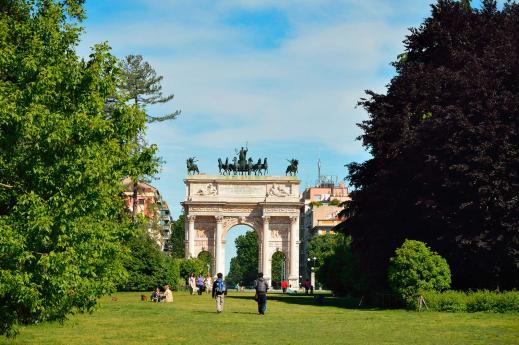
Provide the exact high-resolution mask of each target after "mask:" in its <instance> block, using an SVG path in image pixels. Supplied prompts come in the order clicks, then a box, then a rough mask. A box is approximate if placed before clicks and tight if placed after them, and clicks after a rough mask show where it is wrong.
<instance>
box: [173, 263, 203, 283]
mask: <svg viewBox="0 0 519 345" xmlns="http://www.w3.org/2000/svg"><path fill="white" fill-rule="evenodd" d="M177 260H178V259H177ZM179 262H180V263H179V265H180V276H181V277H182V278H184V280H185V282H186V284H187V280H188V279H189V276H190V275H191V273H193V274H194V275H198V274H202V275H203V274H204V272H206V271H207V267H206V266H205V263H204V262H203V261H202V260H200V259H194V258H189V259H180V260H179Z"/></svg>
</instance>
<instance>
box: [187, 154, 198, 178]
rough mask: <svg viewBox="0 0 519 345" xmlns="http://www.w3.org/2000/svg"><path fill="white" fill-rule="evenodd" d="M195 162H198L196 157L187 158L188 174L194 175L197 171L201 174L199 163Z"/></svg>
mask: <svg viewBox="0 0 519 345" xmlns="http://www.w3.org/2000/svg"><path fill="white" fill-rule="evenodd" d="M195 162H196V158H195V157H189V158H188V159H187V160H186V165H187V174H188V175H194V174H195V173H197V174H200V171H198V165H196V164H195Z"/></svg>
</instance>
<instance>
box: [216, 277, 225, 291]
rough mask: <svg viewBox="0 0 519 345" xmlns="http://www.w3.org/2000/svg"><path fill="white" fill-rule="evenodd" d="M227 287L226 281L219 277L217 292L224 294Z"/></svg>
mask: <svg viewBox="0 0 519 345" xmlns="http://www.w3.org/2000/svg"><path fill="white" fill-rule="evenodd" d="M226 290H227V289H226V288H225V283H224V282H223V280H221V279H218V280H217V281H216V293H218V294H222V293H224V292H225V291H226Z"/></svg>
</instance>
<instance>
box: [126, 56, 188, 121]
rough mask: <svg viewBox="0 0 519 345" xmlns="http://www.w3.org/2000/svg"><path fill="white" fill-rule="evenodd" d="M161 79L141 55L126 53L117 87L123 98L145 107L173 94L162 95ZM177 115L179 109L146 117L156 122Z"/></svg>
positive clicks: (161, 101) (164, 100) (167, 99)
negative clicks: (158, 115)
mask: <svg viewBox="0 0 519 345" xmlns="http://www.w3.org/2000/svg"><path fill="white" fill-rule="evenodd" d="M162 79H163V77H162V76H157V72H155V69H154V68H153V67H152V66H151V65H150V64H149V63H148V62H146V61H144V60H143V58H142V56H141V55H128V56H127V57H126V58H125V59H124V60H123V61H121V78H120V81H119V88H120V90H121V91H122V94H123V95H124V96H125V98H126V99H130V100H132V101H133V103H134V104H135V105H138V106H141V107H143V108H145V107H146V106H147V105H153V104H157V103H166V102H169V101H171V100H172V99H173V97H174V95H168V96H163V95H162V85H161V82H162ZM178 115H180V110H177V111H175V112H174V113H171V114H168V115H164V116H160V117H157V116H151V115H149V114H147V115H146V117H147V121H148V122H157V121H165V120H171V119H175V118H177V117H178Z"/></svg>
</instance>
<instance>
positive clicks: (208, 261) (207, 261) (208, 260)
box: [198, 250, 213, 275]
mask: <svg viewBox="0 0 519 345" xmlns="http://www.w3.org/2000/svg"><path fill="white" fill-rule="evenodd" d="M198 259H199V260H201V261H202V262H203V263H204V271H203V272H204V275H205V273H207V272H211V271H212V267H213V257H212V256H211V253H209V252H208V251H207V250H204V251H202V252H200V254H198Z"/></svg>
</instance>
